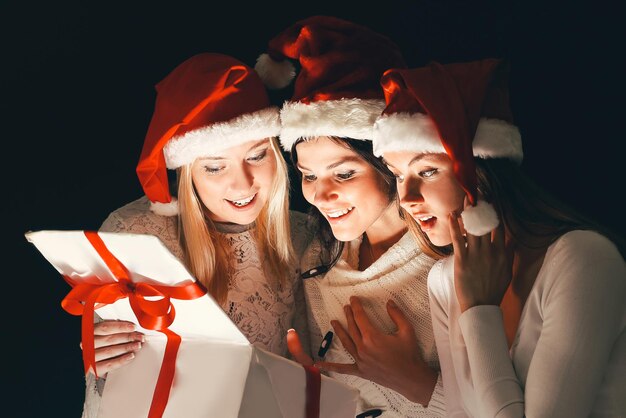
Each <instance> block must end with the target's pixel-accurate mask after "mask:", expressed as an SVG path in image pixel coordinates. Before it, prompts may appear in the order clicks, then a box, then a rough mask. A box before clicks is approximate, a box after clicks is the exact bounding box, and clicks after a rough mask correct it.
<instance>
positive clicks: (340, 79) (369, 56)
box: [255, 16, 406, 151]
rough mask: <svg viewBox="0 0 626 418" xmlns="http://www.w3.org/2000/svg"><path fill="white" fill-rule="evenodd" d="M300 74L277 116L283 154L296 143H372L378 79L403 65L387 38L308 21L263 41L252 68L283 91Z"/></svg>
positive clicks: (380, 103)
mask: <svg viewBox="0 0 626 418" xmlns="http://www.w3.org/2000/svg"><path fill="white" fill-rule="evenodd" d="M289 59H293V60H297V61H298V62H299V64H300V71H299V73H298V76H297V78H296V81H295V85H294V93H293V95H292V97H291V99H290V100H288V101H286V102H285V103H284V104H283V107H282V109H281V112H280V117H281V123H282V130H281V133H280V142H281V145H282V147H283V149H285V150H287V151H289V150H291V146H292V145H293V144H294V143H295V142H296V140H298V139H299V138H311V137H316V136H338V137H347V138H353V139H361V140H371V139H372V134H373V131H372V128H373V126H374V122H375V120H376V117H378V116H379V115H380V112H381V111H382V110H383V108H384V107H385V102H384V95H383V92H382V89H381V88H380V83H379V81H380V77H381V76H382V74H383V72H384V71H385V70H386V69H388V68H392V67H393V68H404V67H406V64H405V62H404V59H403V58H402V54H401V53H400V51H399V49H398V47H397V46H396V45H395V43H393V42H392V41H391V40H390V39H389V38H387V37H385V36H383V35H381V34H379V33H376V32H374V31H373V30H371V29H369V28H366V27H364V26H361V25H358V24H355V23H352V22H348V21H345V20H342V19H339V18H335V17H328V16H312V17H309V18H307V19H304V20H301V21H299V22H297V23H295V24H294V25H292V26H290V27H289V28H287V29H286V30H284V31H283V32H281V33H280V34H278V35H277V36H276V37H275V38H274V39H272V40H271V41H270V42H269V48H268V52H267V53H266V54H262V55H261V56H260V57H259V59H258V60H257V64H256V66H255V69H256V70H257V72H258V73H259V75H260V76H261V78H262V79H263V81H264V82H265V84H266V85H267V86H268V87H270V88H283V87H286V86H287V85H288V84H289V83H290V82H291V79H293V77H294V76H295V73H296V72H295V68H294V66H293V64H292V63H291V62H290V61H289Z"/></svg>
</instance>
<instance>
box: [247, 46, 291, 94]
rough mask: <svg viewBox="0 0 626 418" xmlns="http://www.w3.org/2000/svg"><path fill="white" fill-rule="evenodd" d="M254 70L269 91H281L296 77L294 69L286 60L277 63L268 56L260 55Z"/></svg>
mask: <svg viewBox="0 0 626 418" xmlns="http://www.w3.org/2000/svg"><path fill="white" fill-rule="evenodd" d="M254 70H255V71H256V72H257V74H258V75H259V77H260V78H261V81H263V84H265V85H266V86H267V88H270V89H275V90H277V89H283V88H285V87H287V86H288V85H289V84H290V83H291V82H292V81H293V79H294V78H295V77H296V67H295V66H294V65H293V64H292V62H291V61H289V60H288V59H283V60H281V61H277V60H275V59H273V58H272V57H271V56H270V54H261V55H259V58H257V60H256V64H255V65H254Z"/></svg>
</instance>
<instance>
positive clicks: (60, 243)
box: [26, 231, 358, 418]
mask: <svg viewBox="0 0 626 418" xmlns="http://www.w3.org/2000/svg"><path fill="white" fill-rule="evenodd" d="M98 235H99V236H100V238H101V239H102V241H103V242H104V244H105V245H106V247H107V249H108V250H109V251H110V252H111V253H112V254H113V255H114V256H115V257H116V258H117V259H118V260H119V261H120V262H121V263H122V264H123V265H124V266H125V267H126V268H127V270H128V271H129V273H130V279H131V280H132V281H133V282H135V283H139V282H144V283H152V284H161V285H167V286H180V285H184V284H188V283H190V282H194V281H195V280H194V278H193V277H192V276H191V274H190V273H189V272H188V271H187V269H186V268H185V267H184V266H183V265H182V263H181V262H180V261H179V260H178V259H177V258H176V257H175V256H174V255H173V254H171V253H170V252H169V250H168V249H167V248H166V247H165V245H164V244H163V243H162V242H161V241H160V240H159V239H158V238H157V237H155V236H152V235H140V234H127V233H106V232H100V233H98ZM26 238H27V239H28V241H30V242H31V243H33V244H34V245H35V246H36V247H37V249H38V250H39V251H40V252H41V253H42V254H43V256H44V257H45V258H46V259H47V260H48V261H49V262H50V263H51V264H52V265H53V266H54V267H55V268H56V269H57V270H58V271H59V273H61V274H62V275H64V276H66V277H68V278H69V279H70V280H71V281H73V282H76V283H80V282H88V283H92V284H93V283H103V284H104V283H111V282H115V281H116V278H115V276H114V275H113V274H112V273H111V271H110V270H109V269H108V267H107V266H106V264H105V263H104V261H103V260H102V258H101V257H100V255H99V254H98V252H97V251H96V250H95V249H94V247H93V246H92V244H91V243H90V242H89V240H88V239H87V238H86V236H85V233H84V231H38V232H29V233H27V234H26ZM171 301H172V304H173V306H174V308H175V310H176V317H175V319H174V322H173V323H172V324H171V325H170V326H169V329H170V330H171V331H173V332H175V333H176V334H178V335H180V336H181V338H182V343H181V345H180V348H179V350H178V355H177V358H176V372H175V375H174V380H173V383H172V388H171V391H170V396H169V399H168V403H167V406H166V408H165V411H164V413H163V416H164V417H176V418H178V417H186V418H192V417H202V418H206V417H240V418H251V417H284V418H299V417H303V418H304V417H305V402H306V378H305V374H306V373H305V370H304V368H303V367H302V366H301V365H299V364H298V363H295V362H293V361H291V360H288V359H286V358H283V357H280V356H277V355H275V354H272V353H269V352H267V351H265V350H263V349H260V348H258V347H254V346H253V345H251V344H250V343H249V342H248V340H247V339H246V338H245V336H244V335H243V334H242V333H241V332H240V331H239V329H238V328H237V327H236V326H235V324H233V323H232V321H231V320H230V318H228V316H227V315H226V314H225V313H224V311H223V310H222V309H221V308H220V306H219V305H218V304H217V303H216V302H215V301H214V300H213V299H212V298H211V297H210V296H208V295H204V296H202V297H200V298H197V299H193V300H178V299H171ZM96 312H97V314H98V315H99V316H100V317H102V318H103V319H119V320H125V321H132V322H134V323H135V324H137V329H138V330H139V331H141V332H143V333H144V334H145V336H146V342H145V343H144V345H143V347H142V349H141V350H139V351H138V352H137V355H136V357H135V359H134V360H133V361H132V362H130V363H129V364H128V365H126V366H124V367H122V368H120V369H117V370H114V371H112V372H110V373H108V375H107V381H106V385H105V388H104V392H103V394H102V402H101V406H100V413H99V416H101V417H104V418H106V417H115V418H119V417H147V416H148V411H149V409H150V405H151V402H152V397H153V393H154V388H155V385H156V382H157V378H158V375H159V371H160V369H161V363H162V361H163V353H164V351H165V343H166V337H165V336H164V335H163V334H162V333H160V332H157V331H153V330H149V329H145V328H143V327H141V326H140V325H139V323H138V321H137V318H136V317H135V314H134V312H133V311H132V309H131V307H130V303H129V301H128V298H124V299H120V300H118V301H116V302H115V303H113V304H110V305H105V306H102V307H100V308H98V309H97V310H96ZM357 399H358V391H356V390H355V389H353V388H350V387H348V386H346V385H344V384H342V383H340V382H337V381H336V380H334V379H331V378H329V377H327V376H323V375H322V378H321V391H320V417H324V418H335V417H336V418H345V417H354V416H355V414H356V403H357Z"/></svg>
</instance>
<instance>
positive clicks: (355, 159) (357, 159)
mask: <svg viewBox="0 0 626 418" xmlns="http://www.w3.org/2000/svg"><path fill="white" fill-rule="evenodd" d="M362 161H363V160H362V159H361V158H360V157H357V156H356V155H354V156H352V155H351V156H347V157H344V158H342V159H340V160H337V161H335V162H334V163H332V164H329V165H327V166H326V170H332V169H333V168H337V167H339V166H340V165H342V164H345V163H351V162H362ZM297 166H298V168H300V169H302V170H307V171H311V170H310V169H308V168H306V167H305V166H303V165H302V164H300V162H299V161H298V164H297Z"/></svg>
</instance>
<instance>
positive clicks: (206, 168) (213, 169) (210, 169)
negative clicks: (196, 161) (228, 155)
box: [203, 165, 224, 175]
mask: <svg viewBox="0 0 626 418" xmlns="http://www.w3.org/2000/svg"><path fill="white" fill-rule="evenodd" d="M203 168H204V171H205V172H206V173H207V174H209V175H214V174H218V173H219V172H220V171H222V170H224V166H208V165H205V166H204V167H203Z"/></svg>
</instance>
